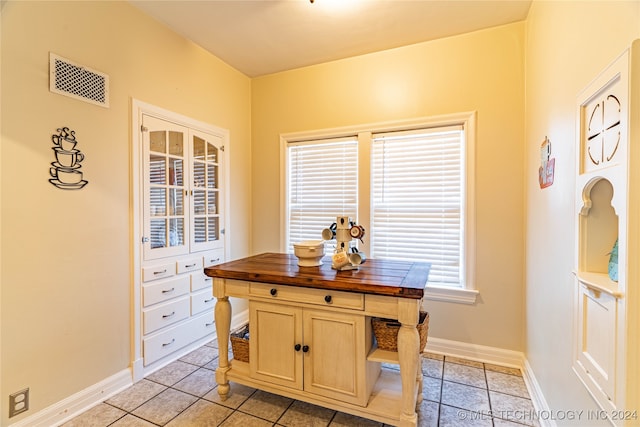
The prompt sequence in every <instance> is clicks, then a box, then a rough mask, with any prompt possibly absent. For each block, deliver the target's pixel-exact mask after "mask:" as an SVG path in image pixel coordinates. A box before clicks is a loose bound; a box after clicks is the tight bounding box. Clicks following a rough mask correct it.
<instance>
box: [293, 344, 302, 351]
mask: <svg viewBox="0 0 640 427" xmlns="http://www.w3.org/2000/svg"><path fill="white" fill-rule="evenodd" d="M293 348H295V349H296V351H300V349H301V348H302V346H301V345H300V344H296V345H295V347H293Z"/></svg>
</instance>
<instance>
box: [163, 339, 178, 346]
mask: <svg viewBox="0 0 640 427" xmlns="http://www.w3.org/2000/svg"><path fill="white" fill-rule="evenodd" d="M174 342H176V339H175V338H174V339H172V340H171V341H169V342H166V343H164V344H162V346H163V347H166V346H168V345H171V344H173V343H174Z"/></svg>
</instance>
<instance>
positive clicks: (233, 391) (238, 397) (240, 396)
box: [203, 383, 256, 409]
mask: <svg viewBox="0 0 640 427" xmlns="http://www.w3.org/2000/svg"><path fill="white" fill-rule="evenodd" d="M229 384H230V385H231V388H230V390H229V394H228V395H227V399H226V400H222V399H221V398H220V395H219V394H218V387H216V388H214V389H213V390H211V391H210V392H209V393H207V394H205V395H204V396H203V399H206V400H209V401H211V402H215V403H217V404H219V405H223V406H226V407H227V408H231V409H238V407H239V406H240V405H242V404H243V403H244V402H245V401H246V400H247V399H248V398H249V397H251V395H252V394H253V393H255V391H256V389H255V388H251V387H247V386H245V385H242V384H237V383H229Z"/></svg>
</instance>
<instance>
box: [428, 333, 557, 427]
mask: <svg viewBox="0 0 640 427" xmlns="http://www.w3.org/2000/svg"><path fill="white" fill-rule="evenodd" d="M425 350H426V351H428V352H430V353H438V354H443V355H446V356H455V357H461V358H464V359H470V360H476V361H478V362H483V363H492V364H495V365H501V366H509V367H513V368H518V369H520V370H521V371H522V378H523V379H524V383H525V385H526V386H527V390H528V391H529V396H530V397H531V403H532V404H533V407H534V409H535V410H536V411H537V412H538V413H550V410H549V405H548V404H547V401H546V399H545V398H544V395H543V394H542V389H541V388H540V384H539V383H538V381H537V380H536V377H535V375H534V373H533V370H532V369H531V365H529V362H528V361H527V359H526V357H525V356H524V353H522V352H519V351H513V350H505V349H501V348H496V347H487V346H483V345H477V344H468V343H464V342H460V341H451V340H445V339H441V338H435V337H433V338H432V337H429V339H428V341H427V346H426V348H425ZM539 421H540V426H541V427H556V422H555V421H554V420H547V419H544V418H542V419H540V420H539Z"/></svg>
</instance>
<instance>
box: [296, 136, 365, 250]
mask: <svg viewBox="0 0 640 427" xmlns="http://www.w3.org/2000/svg"><path fill="white" fill-rule="evenodd" d="M287 150H288V156H287V157H288V163H287V183H288V188H289V191H288V200H289V203H288V215H287V218H288V219H287V224H288V228H289V232H288V238H287V241H288V243H287V252H290V253H293V244H294V243H298V242H303V241H305V240H318V239H321V233H322V229H323V228H326V227H327V226H328V225H329V224H331V223H332V222H335V220H336V213H339V214H340V215H348V216H350V217H352V218H355V217H356V216H357V206H358V197H357V195H358V141H357V139H354V138H342V139H324V140H317V141H306V142H303V143H290V144H288V149H287ZM325 249H326V251H327V253H332V252H333V250H334V249H335V247H330V246H329V245H325Z"/></svg>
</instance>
